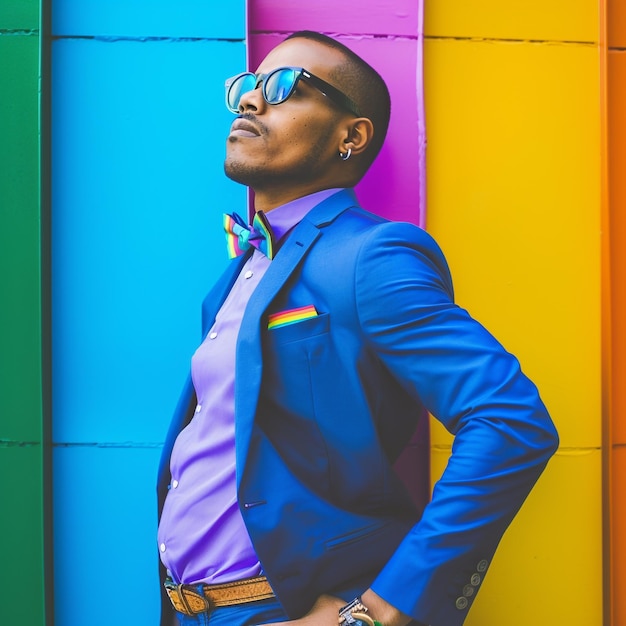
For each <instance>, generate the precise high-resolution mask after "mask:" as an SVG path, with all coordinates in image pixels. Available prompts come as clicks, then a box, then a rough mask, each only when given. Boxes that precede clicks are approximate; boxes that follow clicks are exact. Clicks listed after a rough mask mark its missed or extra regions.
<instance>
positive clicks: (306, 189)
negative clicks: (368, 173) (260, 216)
mask: <svg viewBox="0 0 626 626" xmlns="http://www.w3.org/2000/svg"><path fill="white" fill-rule="evenodd" d="M342 186H344V185H341V184H330V183H329V184H325V185H320V184H317V185H315V184H311V185H306V186H303V187H299V188H298V189H276V188H274V189H271V190H270V189H258V188H257V189H254V190H253V191H254V210H255V211H263V212H264V213H267V212H269V211H271V210H272V209H275V208H276V207H279V206H282V205H283V204H287V202H291V201H293V200H297V199H298V198H303V197H304V196H308V195H309V194H312V193H315V192H316V191H323V190H324V189H332V188H333V187H342Z"/></svg>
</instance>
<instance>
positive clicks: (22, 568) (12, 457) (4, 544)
mask: <svg viewBox="0 0 626 626" xmlns="http://www.w3.org/2000/svg"><path fill="white" fill-rule="evenodd" d="M41 475H42V453H41V446H38V445H37V446H11V447H6V446H5V447H1V448H0V476H3V481H2V505H3V513H2V516H1V517H0V552H1V554H2V567H0V624H3V625H6V626H9V625H12V624H15V625H18V624H23V625H24V626H41V625H43V624H44V623H45V621H44V620H45V617H44V616H45V602H44V595H45V594H44V583H43V565H42V561H43V553H44V547H43V536H44V533H43V516H42V511H41V502H42V498H43V494H42V481H41ZM5 506H6V508H5Z"/></svg>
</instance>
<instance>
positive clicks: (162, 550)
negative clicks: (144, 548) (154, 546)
mask: <svg viewBox="0 0 626 626" xmlns="http://www.w3.org/2000/svg"><path fill="white" fill-rule="evenodd" d="M159 550H161V552H165V544H164V543H162V544H161V545H160V546H159Z"/></svg>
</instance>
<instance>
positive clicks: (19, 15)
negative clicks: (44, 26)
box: [0, 0, 39, 93]
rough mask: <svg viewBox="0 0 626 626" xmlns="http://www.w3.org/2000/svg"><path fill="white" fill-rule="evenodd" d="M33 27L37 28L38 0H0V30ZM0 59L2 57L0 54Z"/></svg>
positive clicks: (31, 28)
mask: <svg viewBox="0 0 626 626" xmlns="http://www.w3.org/2000/svg"><path fill="white" fill-rule="evenodd" d="M33 29H34V30H38V29H39V0H2V2H0V32H2V31H8V30H20V31H24V30H33ZM0 59H4V57H2V56H0ZM2 93H4V92H2Z"/></svg>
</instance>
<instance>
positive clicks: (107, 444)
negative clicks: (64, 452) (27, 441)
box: [52, 441, 163, 448]
mask: <svg viewBox="0 0 626 626" xmlns="http://www.w3.org/2000/svg"><path fill="white" fill-rule="evenodd" d="M52 447H53V448H161V447H163V442H162V441H54V442H52Z"/></svg>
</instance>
